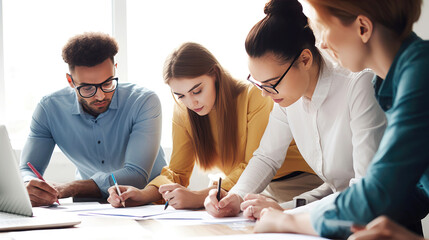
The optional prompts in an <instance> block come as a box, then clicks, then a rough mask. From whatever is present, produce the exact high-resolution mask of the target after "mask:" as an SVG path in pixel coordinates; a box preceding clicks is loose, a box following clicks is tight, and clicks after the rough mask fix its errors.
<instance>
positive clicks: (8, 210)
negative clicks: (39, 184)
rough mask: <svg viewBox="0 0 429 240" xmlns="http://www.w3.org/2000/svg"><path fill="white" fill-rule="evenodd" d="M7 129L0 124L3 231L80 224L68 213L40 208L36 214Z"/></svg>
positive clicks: (0, 226) (0, 208)
mask: <svg viewBox="0 0 429 240" xmlns="http://www.w3.org/2000/svg"><path fill="white" fill-rule="evenodd" d="M15 157H16V156H15V153H14V151H13V150H12V146H11V144H10V140H9V136H8V134H7V130H6V127H5V126H4V125H0V231H15V230H28V229H42V228H60V227H71V226H75V225H77V224H79V223H80V220H79V219H78V218H77V217H76V216H75V215H72V216H69V215H68V214H67V213H58V212H53V211H52V210H48V209H37V210H36V214H33V208H32V207H31V202H30V198H29V196H28V193H27V190H26V188H25V187H24V183H23V181H22V179H21V175H20V173H19V170H18V165H17V161H16V158H15Z"/></svg>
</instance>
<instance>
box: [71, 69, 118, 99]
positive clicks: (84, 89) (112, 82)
mask: <svg viewBox="0 0 429 240" xmlns="http://www.w3.org/2000/svg"><path fill="white" fill-rule="evenodd" d="M69 76H70V78H71V80H72V82H73V85H75V87H76V89H77V92H78V93H79V95H80V96H81V97H83V98H90V97H92V96H94V95H95V94H96V93H97V89H98V88H100V89H101V91H103V92H105V93H109V92H113V91H115V90H116V87H117V86H118V80H119V79H118V78H117V77H115V78H109V79H107V80H106V81H104V82H102V83H99V84H83V85H81V86H79V87H78V86H76V84H75V83H74V80H73V77H72V76H71V75H70V74H69Z"/></svg>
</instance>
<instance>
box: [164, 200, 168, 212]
mask: <svg viewBox="0 0 429 240" xmlns="http://www.w3.org/2000/svg"><path fill="white" fill-rule="evenodd" d="M167 208H168V200H167V201H166V202H165V206H164V210H165V209H167Z"/></svg>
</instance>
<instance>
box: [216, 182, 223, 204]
mask: <svg viewBox="0 0 429 240" xmlns="http://www.w3.org/2000/svg"><path fill="white" fill-rule="evenodd" d="M221 185H222V178H221V177H219V182H218V183H217V194H216V199H217V201H218V202H219V201H220V190H221ZM217 211H218V212H219V208H218V209H217Z"/></svg>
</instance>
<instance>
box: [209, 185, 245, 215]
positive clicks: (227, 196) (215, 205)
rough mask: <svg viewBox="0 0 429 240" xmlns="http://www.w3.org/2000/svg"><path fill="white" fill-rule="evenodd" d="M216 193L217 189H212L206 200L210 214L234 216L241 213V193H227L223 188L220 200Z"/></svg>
mask: <svg viewBox="0 0 429 240" xmlns="http://www.w3.org/2000/svg"><path fill="white" fill-rule="evenodd" d="M216 195H217V189H212V190H210V192H209V195H208V196H207V198H206V200H205V201H204V206H205V207H206V210H207V212H208V213H209V214H210V215H212V216H214V217H233V216H236V215H237V214H239V213H240V204H241V202H243V199H242V198H241V197H240V196H239V195H237V194H233V193H227V192H226V191H225V190H223V189H221V194H220V198H221V200H220V201H218V200H217V198H216Z"/></svg>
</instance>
